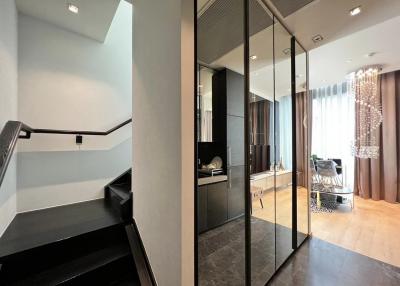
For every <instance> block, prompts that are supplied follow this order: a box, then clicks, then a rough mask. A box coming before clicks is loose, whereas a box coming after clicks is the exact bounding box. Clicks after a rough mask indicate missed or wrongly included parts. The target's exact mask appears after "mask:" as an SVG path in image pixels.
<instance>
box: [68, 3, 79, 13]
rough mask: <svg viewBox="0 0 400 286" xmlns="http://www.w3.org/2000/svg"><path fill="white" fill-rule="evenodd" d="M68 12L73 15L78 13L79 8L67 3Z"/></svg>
mask: <svg viewBox="0 0 400 286" xmlns="http://www.w3.org/2000/svg"><path fill="white" fill-rule="evenodd" d="M68 10H69V11H70V12H72V13H74V14H78V13H79V7H78V6H75V5H74V4H71V3H68Z"/></svg>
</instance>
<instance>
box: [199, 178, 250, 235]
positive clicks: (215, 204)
mask: <svg viewBox="0 0 400 286" xmlns="http://www.w3.org/2000/svg"><path fill="white" fill-rule="evenodd" d="M198 185H199V187H198V189H197V192H198V194H197V195H198V228H199V233H202V232H205V231H207V230H210V229H213V228H215V227H218V226H220V225H223V224H224V223H226V222H228V221H230V220H232V219H235V218H237V217H239V216H242V215H244V209H243V207H242V205H241V202H242V201H243V200H244V198H241V197H239V198H238V197H237V195H236V194H235V192H234V190H233V188H232V186H233V184H229V178H228V176H226V175H220V176H214V177H206V178H200V179H199V181H198ZM241 194H242V196H243V193H241ZM239 208H240V209H239Z"/></svg>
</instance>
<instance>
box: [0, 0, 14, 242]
mask: <svg viewBox="0 0 400 286" xmlns="http://www.w3.org/2000/svg"><path fill="white" fill-rule="evenodd" d="M17 40H18V37H17V11H16V8H15V3H14V0H2V1H0V130H2V129H3V127H4V124H5V123H6V122H7V121H8V120H16V119H17V95H18V85H17V77H18V75H17V66H18V60H17V57H18V56H17V51H18V49H17ZM15 214H16V158H15V157H14V158H13V159H12V160H11V162H10V165H9V167H8V171H7V173H6V176H5V178H4V181H3V183H2V186H1V187H0V236H1V235H2V234H3V232H4V230H5V229H6V227H7V226H8V224H9V223H10V222H11V220H12V219H13V218H14V216H15Z"/></svg>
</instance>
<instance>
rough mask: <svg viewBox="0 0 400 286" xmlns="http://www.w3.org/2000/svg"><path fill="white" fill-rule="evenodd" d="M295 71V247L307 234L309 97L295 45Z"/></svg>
mask: <svg viewBox="0 0 400 286" xmlns="http://www.w3.org/2000/svg"><path fill="white" fill-rule="evenodd" d="M295 66H296V68H295V70H296V92H295V97H296V104H295V109H296V138H295V142H296V171H297V191H296V194H297V245H298V246H299V245H300V244H301V243H302V242H303V241H304V239H305V238H306V237H307V235H308V233H309V228H308V224H309V187H310V185H311V182H310V168H309V160H310V155H311V154H310V153H309V149H308V140H309V136H308V133H309V130H308V129H309V128H308V122H309V118H308V114H307V112H308V105H309V97H308V93H307V88H308V77H307V76H308V73H307V53H306V52H305V50H304V49H303V48H302V47H301V46H300V44H299V43H297V42H296V43H295Z"/></svg>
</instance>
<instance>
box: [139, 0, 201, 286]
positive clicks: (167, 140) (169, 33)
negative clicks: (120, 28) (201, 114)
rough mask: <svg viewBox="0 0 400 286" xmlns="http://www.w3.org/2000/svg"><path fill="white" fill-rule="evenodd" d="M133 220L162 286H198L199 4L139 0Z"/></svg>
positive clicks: (187, 1) (184, 1)
mask: <svg viewBox="0 0 400 286" xmlns="http://www.w3.org/2000/svg"><path fill="white" fill-rule="evenodd" d="M133 3H134V25H133V27H134V31H133V35H134V40H133V44H134V45H133V52H134V54H133V60H134V65H133V86H134V96H133V121H134V122H135V125H134V128H133V138H134V140H133V154H134V160H133V169H134V172H133V191H134V194H135V199H134V217H135V220H136V222H137V224H138V228H139V231H140V234H141V236H142V239H143V242H144V246H145V248H146V251H147V254H148V256H149V260H150V264H151V266H152V268H153V271H154V273H155V276H156V279H157V281H158V284H159V285H160V286H164V285H165V286H170V285H174V286H175V285H176V286H177V285H185V286H190V285H193V283H194V267H193V265H194V224H193V223H194V209H193V208H194V205H193V204H194V178H193V176H194V132H193V130H194V88H193V85H194V40H193V39H194V37H193V32H194V31H193V20H194V15H193V11H194V7H193V1H191V0H168V1H166V0H165V1H140V0H138V1H133Z"/></svg>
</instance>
